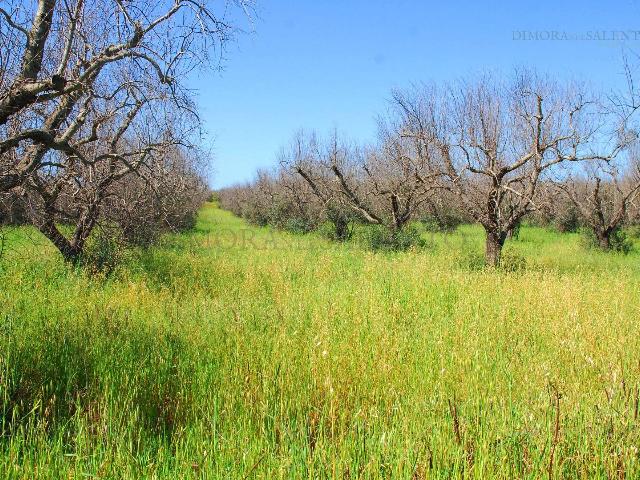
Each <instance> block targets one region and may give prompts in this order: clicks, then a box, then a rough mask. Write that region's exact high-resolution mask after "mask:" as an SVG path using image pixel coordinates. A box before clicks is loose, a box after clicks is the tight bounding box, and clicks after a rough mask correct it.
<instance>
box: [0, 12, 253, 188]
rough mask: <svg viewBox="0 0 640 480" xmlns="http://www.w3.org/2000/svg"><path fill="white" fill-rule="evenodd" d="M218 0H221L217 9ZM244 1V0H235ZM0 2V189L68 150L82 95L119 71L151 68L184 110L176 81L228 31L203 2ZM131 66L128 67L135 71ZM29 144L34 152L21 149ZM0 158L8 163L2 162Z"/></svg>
mask: <svg viewBox="0 0 640 480" xmlns="http://www.w3.org/2000/svg"><path fill="white" fill-rule="evenodd" d="M224 3H225V2H223V3H222V4H221V6H222V8H223V9H224ZM235 3H236V4H238V5H239V6H240V7H242V8H250V7H251V3H250V0H236V2H235ZM5 4H6V6H5V5H3V7H1V8H0V40H1V41H2V49H1V50H2V54H0V154H2V155H3V157H2V158H3V165H2V167H1V168H0V191H7V190H9V189H11V188H14V187H17V186H19V185H21V184H22V183H23V182H24V181H25V180H26V179H27V178H29V176H30V175H31V174H32V173H33V172H34V171H36V170H38V169H39V168H41V162H42V159H43V158H44V156H45V154H46V153H47V152H48V151H49V150H56V151H60V152H63V153H73V151H74V149H75V148H76V146H75V145H74V137H73V135H67V136H63V135H62V134H61V131H64V132H67V131H68V130H67V129H66V128H65V127H67V126H68V125H70V124H74V123H76V124H81V123H82V122H83V121H84V117H83V112H84V111H85V107H84V105H85V104H86V100H87V96H90V95H91V92H92V91H94V90H96V89H98V90H99V87H96V85H97V84H100V83H101V82H103V81H104V80H106V81H110V79H111V78H112V77H113V76H114V75H115V74H117V73H118V72H122V71H123V70H125V69H126V70H128V71H129V72H130V73H132V74H133V76H140V75H143V74H144V75H149V74H151V75H153V76H154V77H155V80H156V81H157V82H158V83H159V84H162V85H163V86H165V87H167V88H166V89H167V95H169V96H170V97H172V98H173V100H174V101H175V102H178V103H182V106H183V107H184V108H192V105H190V104H189V102H186V101H185V100H187V99H189V98H190V97H189V95H187V94H186V93H187V92H186V90H185V89H184V87H183V84H182V83H181V79H182V78H184V76H185V74H186V73H188V72H189V71H191V70H193V69H194V68H198V67H200V66H203V65H210V64H211V63H210V62H209V60H210V54H211V52H212V51H215V50H214V47H218V49H217V51H218V52H221V51H222V50H221V48H220V46H221V45H223V44H224V42H226V41H227V40H228V39H229V37H230V36H231V35H232V34H233V32H234V27H233V26H232V25H231V24H230V23H227V20H226V18H225V16H224V15H225V14H224V12H225V10H222V13H221V14H217V13H216V12H214V10H213V9H212V8H211V6H210V5H209V4H210V2H207V1H206V0H161V1H157V2H152V1H148V0H127V1H123V0H96V1H93V2H86V1H85V0H38V1H35V0H33V1H22V0H19V1H8V2H5ZM133 72H137V74H134V73H133ZM27 149H37V150H38V151H39V152H40V153H39V154H37V155H23V154H22V153H23V151H25V150H27ZM11 151H15V152H17V153H18V154H17V155H6V154H7V153H9V152H11ZM8 159H9V162H8V163H7V161H8Z"/></svg>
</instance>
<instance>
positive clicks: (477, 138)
mask: <svg viewBox="0 0 640 480" xmlns="http://www.w3.org/2000/svg"><path fill="white" fill-rule="evenodd" d="M394 102H395V104H396V105H397V107H398V108H399V109H400V110H401V111H402V112H403V115H404V122H403V134H404V135H405V136H407V137H410V138H415V139H417V140H419V141H420V142H421V143H422V144H423V145H424V149H425V150H428V151H429V154H430V155H433V156H435V157H437V159H438V160H437V162H435V163H437V164H438V165H439V167H438V169H439V171H440V173H441V176H439V177H434V178H437V179H438V182H439V184H440V187H441V188H445V189H447V190H449V191H451V192H452V193H454V194H455V195H456V196H457V197H458V198H459V200H460V203H461V205H462V206H463V207H464V209H465V210H466V211H467V212H468V214H469V215H470V216H471V217H473V218H474V219H475V221H477V222H478V223H480V224H481V225H482V227H483V228H484V230H485V234H486V248H485V258H486V262H487V264H488V265H491V266H496V265H498V264H499V262H500V255H501V251H502V247H503V245H504V243H505V240H506V239H507V237H508V234H509V232H510V231H511V230H513V229H514V228H515V227H516V226H517V225H518V224H519V222H520V221H521V220H522V218H523V217H524V216H525V215H527V214H528V213H530V212H531V211H533V210H535V208H536V205H535V198H536V193H537V189H538V186H539V185H540V183H541V182H542V181H543V180H544V179H545V178H547V177H548V175H549V174H550V172H551V171H553V169H554V168H557V166H558V165H559V164H563V163H572V162H581V161H595V160H607V159H610V158H613V157H614V156H615V155H616V154H617V152H618V151H619V150H620V149H621V148H622V147H621V144H620V142H619V141H618V137H617V136H616V135H612V136H611V137H608V139H609V140H610V141H608V142H605V143H606V146H605V147H603V142H595V141H594V140H595V138H596V137H600V136H601V134H602V133H603V128H604V125H603V122H604V118H603V116H602V115H592V114H593V113H598V112H596V110H595V107H596V103H595V102H594V101H593V100H592V99H590V98H589V97H588V96H587V94H586V92H585V91H584V89H582V88H580V87H579V86H576V85H570V86H561V85H559V84H558V83H556V82H554V81H551V80H549V79H545V78H541V77H539V76H537V75H535V74H531V73H528V72H521V73H518V74H516V75H514V76H513V77H512V78H511V79H509V80H507V81H505V80H502V79H496V78H494V77H492V76H488V75H486V76H482V77H480V78H478V79H477V80H476V81H473V82H461V83H458V84H456V85H453V86H450V87H448V88H445V89H437V88H435V87H418V88H414V89H412V90H409V91H405V92H396V94H395V95H394ZM599 139H601V138H599ZM596 144H597V145H598V146H599V148H600V149H601V150H602V151H600V150H598V149H596ZM431 164H432V165H433V164H434V162H432V163H431Z"/></svg>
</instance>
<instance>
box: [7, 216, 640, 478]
mask: <svg viewBox="0 0 640 480" xmlns="http://www.w3.org/2000/svg"><path fill="white" fill-rule="evenodd" d="M4 233H5V237H6V245H5V251H4V253H3V257H2V259H1V260H0V285H1V287H0V405H1V410H0V415H1V428H2V438H1V439H0V471H1V473H2V475H1V477H2V478H25V479H34V478H167V479H173V478H225V479H243V478H344V479H355V478H406V479H422V478H476V479H481V478H504V479H512V478H548V477H552V478H625V477H626V478H639V477H640V458H639V455H640V453H639V448H640V428H639V427H640V418H639V412H638V409H639V406H638V396H639V393H638V391H639V390H638V389H639V387H640V336H639V334H638V333H639V332H638V327H639V322H638V319H639V318H640V283H639V280H640V262H639V260H640V255H638V254H637V253H636V252H635V251H634V252H632V253H631V254H630V255H627V256H621V255H616V254H605V253H600V252H596V251H591V250H586V249H585V248H584V247H582V246H581V243H580V240H579V238H578V236H577V235H569V234H566V235H560V234H556V233H553V232H550V231H545V230H542V229H535V228H523V230H522V232H521V235H520V239H519V240H517V241H513V242H511V243H510V244H508V245H507V247H506V253H505V268H504V269H501V270H486V269H483V268H481V266H480V259H481V258H482V257H481V254H482V232H481V231H480V230H479V229H478V228H477V227H473V226H465V227H462V228H461V229H459V230H458V231H457V232H456V233H454V234H451V235H434V236H433V237H431V236H428V235H427V237H429V238H428V242H429V243H430V247H428V248H426V249H424V250H421V251H412V252H406V253H397V254H385V253H372V252H369V251H366V250H364V249H362V248H360V247H358V246H357V245H355V244H346V245H339V244H332V243H328V242H327V241H325V240H323V239H322V238H320V237H317V236H315V235H306V236H295V235H290V234H286V233H282V232H274V231H272V230H269V229H266V228H265V229H260V228H255V227H249V226H247V225H246V224H245V223H244V222H243V221H242V220H240V219H237V218H235V217H233V216H232V215H231V214H229V213H227V212H223V211H220V210H218V209H216V208H215V206H213V205H208V206H207V207H206V208H205V209H204V210H203V211H202V214H201V218H200V221H199V223H198V227H197V229H196V230H195V231H194V232H192V233H190V234H186V235H180V236H170V237H167V238H166V239H165V240H164V242H163V245H162V246H159V247H157V248H155V249H153V250H150V251H148V252H134V253H132V254H128V256H127V258H126V261H125V262H124V263H123V265H122V266H121V267H120V268H118V270H116V272H115V273H114V274H113V275H111V276H110V277H108V278H101V277H99V276H93V277H90V276H88V275H87V274H84V273H82V272H78V271H73V270H70V269H69V268H67V267H65V265H64V264H63V263H62V261H61V260H60V259H59V258H58V256H57V255H55V254H54V252H53V250H52V248H51V247H49V246H47V244H46V242H45V241H44V240H43V239H41V238H39V237H38V236H37V235H36V234H35V233H33V232H32V231H30V230H28V229H24V228H21V229H9V230H6V229H5V230H4ZM636 251H637V250H636Z"/></svg>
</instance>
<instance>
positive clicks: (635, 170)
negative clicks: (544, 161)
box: [557, 155, 640, 250]
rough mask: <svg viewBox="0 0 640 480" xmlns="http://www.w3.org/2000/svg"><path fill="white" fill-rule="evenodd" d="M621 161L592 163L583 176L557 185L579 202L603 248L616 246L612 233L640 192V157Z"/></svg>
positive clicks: (624, 217) (578, 208)
mask: <svg viewBox="0 0 640 480" xmlns="http://www.w3.org/2000/svg"><path fill="white" fill-rule="evenodd" d="M618 163H619V165H615V164H614V163H613V162H608V163H602V164H599V165H593V166H590V168H587V169H585V170H586V171H585V172H584V175H582V176H581V177H578V178H575V177H574V176H571V177H569V178H567V179H566V180H565V181H564V182H562V183H558V184H557V186H558V188H559V189H560V190H561V191H562V192H564V193H565V194H566V196H567V198H569V199H570V200H571V202H572V203H573V204H574V205H575V207H576V209H577V211H578V212H579V214H580V215H581V216H582V218H583V219H584V222H585V223H586V224H587V225H588V226H589V228H590V229H591V230H592V231H593V234H594V235H595V237H596V241H597V242H598V246H599V247H600V248H601V249H603V250H610V249H611V248H612V242H611V240H612V236H613V235H614V234H615V232H617V231H618V230H619V229H620V227H621V226H622V225H623V222H624V221H625V220H626V218H627V214H628V212H629V208H630V206H631V205H633V203H634V201H635V200H636V199H637V198H638V195H639V194H640V168H639V164H638V158H637V157H636V156H635V155H634V156H633V158H632V159H630V160H628V163H626V162H622V161H620V162H618ZM625 164H626V165H625Z"/></svg>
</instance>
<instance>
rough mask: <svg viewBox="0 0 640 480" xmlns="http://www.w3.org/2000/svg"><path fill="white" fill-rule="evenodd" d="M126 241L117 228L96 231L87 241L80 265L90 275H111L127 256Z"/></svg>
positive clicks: (103, 228) (102, 228)
mask: <svg viewBox="0 0 640 480" xmlns="http://www.w3.org/2000/svg"><path fill="white" fill-rule="evenodd" d="M125 252H126V249H125V241H124V238H123V236H122V232H121V231H120V230H119V229H118V228H117V227H106V228H105V227H101V228H98V229H95V230H94V232H93V235H92V236H91V237H90V238H89V240H88V241H87V244H86V246H85V248H84V251H83V253H82V257H81V262H80V264H81V265H82V266H83V267H85V268H86V269H87V270H88V271H89V272H90V273H93V274H103V275H106V276H108V275H110V274H111V273H112V272H113V271H114V270H115V268H116V267H117V266H118V264H120V262H121V261H122V260H123V259H124V256H125Z"/></svg>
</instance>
